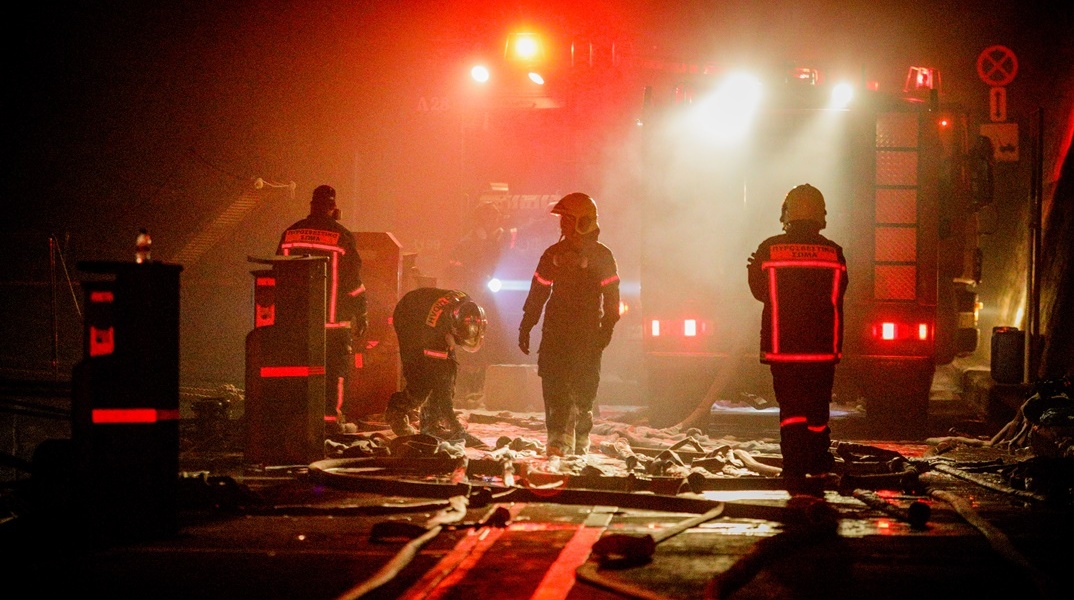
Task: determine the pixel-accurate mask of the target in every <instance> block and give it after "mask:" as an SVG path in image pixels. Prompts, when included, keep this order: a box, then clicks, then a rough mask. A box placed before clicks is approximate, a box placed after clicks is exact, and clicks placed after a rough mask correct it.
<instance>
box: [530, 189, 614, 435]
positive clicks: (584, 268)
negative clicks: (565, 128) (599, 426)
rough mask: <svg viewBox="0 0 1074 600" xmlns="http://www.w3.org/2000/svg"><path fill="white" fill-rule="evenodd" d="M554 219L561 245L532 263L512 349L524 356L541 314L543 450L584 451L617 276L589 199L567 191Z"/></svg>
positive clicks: (608, 337) (610, 323)
mask: <svg viewBox="0 0 1074 600" xmlns="http://www.w3.org/2000/svg"><path fill="white" fill-rule="evenodd" d="M552 214H555V215H559V217H560V221H559V227H560V240H559V241H558V242H556V243H555V244H553V245H552V246H550V247H549V248H548V249H546V250H545V251H544V254H542V255H541V258H540V261H539V262H538V263H537V271H536V272H535V273H534V274H533V279H532V280H531V281H530V290H529V295H528V296H527V297H526V303H525V305H524V306H523V308H522V311H523V315H522V323H521V325H520V326H519V330H518V347H519V348H520V349H521V350H522V352H523V353H525V354H529V353H530V330H531V329H533V327H534V326H535V325H536V324H537V321H539V320H540V318H541V312H542V310H543V311H544V324H543V325H542V327H541V345H540V348H538V350H537V352H538V357H537V374H538V375H540V377H541V388H542V392H543V395H544V410H545V428H546V429H547V432H548V446H547V453H548V455H549V456H563V455H570V454H586V453H587V452H589V432H590V430H592V428H593V402H594V401H595V400H596V397H597V388H598V386H599V384H600V361H601V355H602V354H603V352H604V349H605V348H606V347H607V346H608V343H609V342H611V339H612V330H613V329H614V327H615V324H616V322H618V321H619V275H618V272H617V269H616V264H615V257H614V256H613V255H612V251H611V250H610V249H608V247H607V246H605V245H604V244H601V243H600V242H598V241H597V236H598V235H599V234H600V228H599V227H598V226H597V204H596V202H594V201H593V198H591V197H589V196H588V195H586V194H582V193H578V192H575V193H573V194H568V195H566V196H564V197H563V198H562V199H561V200H560V201H559V202H558V203H557V204H556V205H555V206H554V207H553V208H552ZM546 302H547V306H546Z"/></svg>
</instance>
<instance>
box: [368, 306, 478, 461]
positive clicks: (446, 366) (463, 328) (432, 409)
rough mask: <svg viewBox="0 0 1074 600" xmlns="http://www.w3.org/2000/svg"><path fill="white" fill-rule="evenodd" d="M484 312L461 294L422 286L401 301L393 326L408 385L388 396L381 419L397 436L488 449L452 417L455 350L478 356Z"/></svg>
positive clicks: (394, 314) (455, 363) (453, 413)
mask: <svg viewBox="0 0 1074 600" xmlns="http://www.w3.org/2000/svg"><path fill="white" fill-rule="evenodd" d="M487 324H488V322H487V321H486V320H485V311H484V309H482V308H481V307H480V306H478V304H477V303H476V302H474V301H473V300H471V299H470V296H468V295H467V294H466V293H465V292H461V291H458V290H446V289H440V288H431V287H423V288H417V289H414V290H411V291H409V292H407V293H406V294H404V295H403V297H402V298H400V299H399V303H398V304H396V305H395V310H394V311H393V313H392V325H393V327H394V328H395V334H396V337H397V338H398V340H399V359H400V361H401V362H402V365H403V378H404V379H405V381H406V385H405V386H404V387H403V389H402V390H401V391H398V392H395V393H394V394H392V396H391V398H390V399H389V400H388V407H387V409H386V410H385V411H384V420H385V421H386V422H387V423H388V426H389V427H391V429H392V432H393V433H395V434H396V435H399V436H404V435H414V434H417V433H419V428H417V427H415V426H414V424H415V421H420V433H423V434H427V435H432V436H435V437H438V438H441V439H446V440H448V441H451V442H458V441H460V440H462V441H464V442H465V443H466V445H468V446H473V447H487V446H485V445H484V444H483V443H482V442H481V440H479V439H477V438H476V437H474V436H472V435H470V434H468V433H467V432H466V429H465V428H464V427H463V426H462V424H461V423H460V422H459V419H458V417H456V415H455V408H454V404H453V398H454V395H455V378H456V375H457V374H458V367H459V363H458V359H457V357H456V353H455V350H456V348H458V347H462V349H463V350H466V351H467V352H477V351H478V350H479V349H480V348H481V344H482V341H483V340H484V338H485V328H486V327H487Z"/></svg>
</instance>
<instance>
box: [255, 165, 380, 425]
mask: <svg viewBox="0 0 1074 600" xmlns="http://www.w3.org/2000/svg"><path fill="white" fill-rule="evenodd" d="M340 216H341V214H340V210H339V208H337V207H336V190H335V189H334V188H332V186H329V185H322V186H318V187H317V189H315V190H313V199H312V200H310V214H309V216H307V217H306V218H305V219H302V220H301V221H298V222H296V223H295V224H293V225H291V226H290V227H288V228H287V229H285V230H284V232H283V234H282V235H281V236H280V243H279V245H278V246H277V247H276V254H278V255H283V256H301V255H311V256H324V257H327V258H328V273H327V275H328V280H327V283H326V285H327V289H326V294H325V300H326V302H325V304H326V306H325V332H324V333H325V338H324V339H325V352H324V362H325V413H324V415H325V417H324V418H325V427H326V430H327V431H329V432H332V433H338V432H343V431H345V430H346V429H347V428H346V423H347V420H346V416H345V415H344V413H343V408H344V407H343V399H344V396H345V394H344V391H345V390H346V381H347V371H348V369H349V364H348V363H349V361H350V360H352V358H351V357H352V356H353V352H354V345H355V344H356V343H358V342H360V341H361V339H362V337H363V336H364V335H365V330H366V326H367V325H368V316H367V313H366V294H365V286H364V285H362V277H361V269H362V259H361V258H360V257H359V256H358V249H357V247H356V245H355V241H354V234H353V233H351V232H350V230H348V229H347V228H346V227H344V226H343V225H341V224H340V223H339V218H340ZM351 427H352V428H353V425H352V426H351Z"/></svg>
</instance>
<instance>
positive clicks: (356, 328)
mask: <svg viewBox="0 0 1074 600" xmlns="http://www.w3.org/2000/svg"><path fill="white" fill-rule="evenodd" d="M368 329H369V318H368V317H366V316H364V315H363V316H361V317H355V318H354V320H352V321H351V342H352V343H353V344H354V346H355V348H360V347H361V346H362V344H361V343H360V342H362V341H364V340H365V333H366V331H367V330H368Z"/></svg>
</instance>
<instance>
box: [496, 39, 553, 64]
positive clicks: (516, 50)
mask: <svg viewBox="0 0 1074 600" xmlns="http://www.w3.org/2000/svg"><path fill="white" fill-rule="evenodd" d="M544 56H545V52H544V44H542V43H541V38H540V36H538V35H537V34H536V33H533V32H528V31H527V32H519V33H512V34H510V35H508V36H507V44H506V45H505V46H504V49H503V57H504V58H505V59H507V60H508V61H511V62H517V63H524V64H535V63H538V62H541V61H543V60H544Z"/></svg>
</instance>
